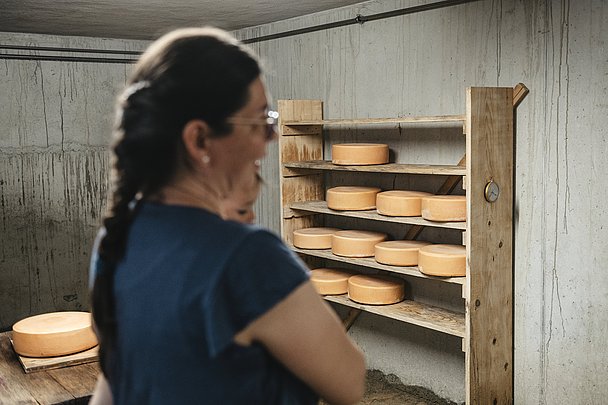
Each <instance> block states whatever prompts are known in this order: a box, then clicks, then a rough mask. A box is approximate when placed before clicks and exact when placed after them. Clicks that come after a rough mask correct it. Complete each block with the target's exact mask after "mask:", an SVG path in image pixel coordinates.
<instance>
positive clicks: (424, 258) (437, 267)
mask: <svg viewBox="0 0 608 405" xmlns="http://www.w3.org/2000/svg"><path fill="white" fill-rule="evenodd" d="M418 269H419V270H420V272H421V273H424V274H427V275H429V276H441V277H464V276H466V274H467V249H466V247H464V246H462V245H429V246H424V247H421V248H420V250H419V251H418Z"/></svg>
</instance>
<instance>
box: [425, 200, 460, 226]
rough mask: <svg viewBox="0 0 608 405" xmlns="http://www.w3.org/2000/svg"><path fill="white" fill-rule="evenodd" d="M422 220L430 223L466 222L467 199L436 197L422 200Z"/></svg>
mask: <svg viewBox="0 0 608 405" xmlns="http://www.w3.org/2000/svg"><path fill="white" fill-rule="evenodd" d="M421 211H422V218H424V219H426V220H429V221H454V222H458V221H466V220H467V198H466V197H465V196H463V195H434V196H431V197H423V198H422V210H421Z"/></svg>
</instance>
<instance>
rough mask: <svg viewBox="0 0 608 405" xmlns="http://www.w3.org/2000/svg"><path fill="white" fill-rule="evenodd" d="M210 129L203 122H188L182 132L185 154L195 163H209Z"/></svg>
mask: <svg viewBox="0 0 608 405" xmlns="http://www.w3.org/2000/svg"><path fill="white" fill-rule="evenodd" d="M210 132H211V129H210V128H209V125H207V123H206V122H205V121H202V120H192V121H189V122H188V123H187V124H186V125H185V126H184V129H183V130H182V140H183V142H184V146H185V148H186V153H187V155H188V157H189V158H190V159H192V161H193V162H195V163H198V164H200V163H203V164H205V163H209V149H208V143H209V142H208V139H209V135H210Z"/></svg>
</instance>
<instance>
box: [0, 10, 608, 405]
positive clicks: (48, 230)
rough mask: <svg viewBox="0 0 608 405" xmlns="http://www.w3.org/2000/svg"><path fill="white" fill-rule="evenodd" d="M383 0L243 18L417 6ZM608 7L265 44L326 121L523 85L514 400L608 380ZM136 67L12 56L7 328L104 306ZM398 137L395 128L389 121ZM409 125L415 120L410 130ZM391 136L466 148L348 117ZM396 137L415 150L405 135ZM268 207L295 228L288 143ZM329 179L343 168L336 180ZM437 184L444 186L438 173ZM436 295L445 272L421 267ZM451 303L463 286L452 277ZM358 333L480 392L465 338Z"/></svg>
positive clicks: (427, 292)
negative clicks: (96, 247)
mask: <svg viewBox="0 0 608 405" xmlns="http://www.w3.org/2000/svg"><path fill="white" fill-rule="evenodd" d="M417 3H418V2H415V1H407V0H400V1H397V0H394V1H371V2H366V3H361V4H360V5H358V6H355V7H348V8H344V9H339V10H334V11H332V12H326V13H320V14H315V15H310V16H305V17H301V18H297V19H293V20H288V21H284V22H278V23H274V24H270V25H265V26H261V27H255V28H251V29H248V30H243V31H240V32H239V33H238V35H240V36H241V37H250V36H255V35H263V34H268V33H274V32H281V31H285V30H291V29H295V28H300V27H306V26H310V25H315V24H319V23H324V22H331V21H336V20H341V19H346V18H353V16H354V15H356V14H357V13H361V14H372V13H376V12H383V11H390V10H393V9H396V8H400V7H407V6H410V5H415V4H417ZM605 26H608V4H607V3H606V2H604V1H602V0H579V1H576V2H575V1H566V0H544V1H541V0H536V1H524V0H520V1H518V0H494V1H489V0H486V1H479V2H474V3H471V4H467V5H460V6H452V7H449V8H444V9H441V10H435V11H428V12H423V13H419V14H413V15H408V16H402V17H395V18H391V19H386V20H381V21H377V22H369V23H365V24H363V25H355V26H349V27H343V28H336V29H331V30H327V31H322V32H317V33H310V34H303V35H299V36H294V37H289V38H284V39H279V40H272V41H267V42H263V43H259V44H255V45H254V46H253V47H254V48H255V49H256V50H257V51H258V52H259V53H260V54H261V55H262V57H263V59H264V60H265V63H266V65H267V71H268V76H267V81H268V84H269V87H270V89H271V92H272V94H273V96H274V97H275V98H276V99H280V98H315V99H322V100H323V101H324V114H325V117H327V118H338V117H366V116H369V117H384V116H397V115H416V114H422V115H428V114H453V113H462V112H463V111H464V88H465V87H466V86H471V85H477V86H494V85H499V86H513V85H515V84H516V83H517V82H523V83H525V84H526V85H527V86H528V87H529V88H530V90H531V93H530V95H529V96H528V97H527V99H526V100H525V101H524V102H523V103H522V105H521V106H520V107H519V108H518V112H517V137H518V138H517V167H516V176H517V183H516V208H517V213H516V244H515V249H516V250H515V262H516V263H515V264H516V270H515V271H516V274H515V311H516V312H515V365H514V369H515V403H518V404H556V403H572V404H591V403H602V402H603V401H604V398H605V397H606V396H607V395H608V383H606V377H608V366H607V364H608V354H606V353H607V352H606V351H605V350H603V347H602V346H603V345H602V343H603V342H604V341H605V335H606V332H608V330H607V329H608V326H607V325H608V289H607V288H606V286H607V285H608V274H607V273H606V272H605V271H604V270H605V269H604V268H605V263H606V261H607V259H608V242H607V240H608V229H606V228H607V224H608V218H607V217H608V211H607V209H606V208H605V206H604V204H603V203H602V200H601V199H602V197H604V194H605V193H604V191H603V190H604V189H605V188H606V187H607V186H608V180H606V178H605V174H606V173H608V163H607V159H606V156H607V155H608V153H607V152H608V142H607V138H608V137H607V133H606V131H607V130H606V127H607V126H608V104H607V103H606V100H607V99H608V97H607V96H608V94H607V93H608V59H607V57H606V55H608V52H607V49H606V48H607V44H606V41H607V40H608V38H607V34H606V31H605V28H604V27H605ZM0 43H2V44H20V45H23V44H34V45H46V46H73V47H92V48H102V49H103V48H106V49H142V48H143V47H144V44H143V43H139V42H135V41H117V40H113V41H106V40H100V39H88V38H60V37H49V36H33V35H16V34H7V33H0ZM128 69H129V65H110V64H89V63H87V64H84V63H77V62H69V63H66V62H62V63H59V62H36V61H7V60H2V61H0V105H1V106H2V107H1V108H0V122H1V123H2V127H1V128H0V193H1V204H0V212H1V213H2V223H1V224H0V228H1V231H0V328H2V329H5V328H8V327H10V325H11V324H12V322H14V321H15V320H17V319H19V318H21V317H23V316H27V315H30V314H34V313H39V312H43V311H50V310H60V309H78V308H87V307H88V298H87V296H86V268H87V262H88V256H89V251H90V246H91V241H92V238H93V237H94V233H95V229H96V227H97V226H98V223H99V216H100V215H101V213H102V211H103V207H104V202H105V199H106V190H107V176H106V174H107V172H108V168H109V163H108V159H107V145H108V144H109V142H110V139H109V134H110V128H111V122H112V106H113V100H114V97H115V94H116V91H117V89H118V88H120V87H121V86H122V84H123V83H124V80H125V77H126V72H127V71H128ZM387 134H388V135H387ZM399 134H400V135H399ZM329 136H330V137H331V140H332V141H338V140H343V139H351V138H358V139H361V138H362V139H370V140H373V139H375V140H378V138H380V137H382V139H385V138H386V139H388V140H387V142H389V143H390V144H391V147H392V148H393V149H394V150H395V151H396V153H397V155H398V157H399V159H400V160H401V161H411V162H422V161H428V160H432V161H433V162H436V163H441V162H446V163H454V162H456V161H457V160H458V159H459V158H460V156H461V155H462V153H463V151H464V149H461V146H460V144H459V141H458V140H457V139H456V138H455V135H452V132H451V131H443V130H431V131H420V130H418V129H416V130H408V129H403V130H402V131H400V130H399V128H393V129H392V130H391V129H388V132H386V131H385V132H374V131H360V132H357V133H356V134H354V135H353V134H351V133H344V132H339V131H338V132H332V133H330V134H329ZM398 136H401V137H405V138H406V140H407V142H408V145H410V146H411V148H407V149H406V148H404V147H402V146H399V145H401V144H402V143H401V141H400V140H399V139H397V137H398ZM262 174H263V176H264V178H265V179H266V186H265V188H264V191H263V193H262V196H261V198H260V200H259V202H258V204H257V211H258V216H259V218H260V222H261V223H262V224H264V225H267V226H269V227H270V228H272V229H275V230H278V229H279V220H280V218H279V214H278V211H279V210H278V170H277V150H276V145H272V146H271V148H270V153H269V156H268V157H267V159H266V161H265V162H264V166H263V173H262ZM330 181H333V180H332V179H330ZM428 187H430V186H428ZM414 284H415V285H414V286H413V288H414V289H415V291H416V292H417V293H420V295H421V298H422V297H424V298H425V299H429V300H430V299H432V298H433V293H434V292H435V290H436V289H437V288H436V286H432V285H431V286H429V285H427V284H426V283H424V282H415V283H414ZM439 296H440V298H439V300H440V301H443V302H444V303H445V304H446V305H448V306H453V305H456V304H459V302H458V301H457V299H455V298H454V292H453V291H439ZM350 333H351V335H352V336H353V338H355V339H356V340H357V342H358V343H359V344H360V345H361V347H362V348H363V350H364V351H365V353H366V354H367V356H368V365H369V367H370V368H376V369H380V370H382V371H384V372H386V373H394V374H396V375H397V376H398V377H399V378H400V379H401V380H402V381H403V382H404V383H406V384H415V385H423V386H425V387H428V388H430V389H432V390H433V391H435V392H436V393H438V394H439V395H442V396H444V397H447V398H450V399H453V400H456V401H462V400H464V391H463V389H464V363H463V359H464V356H463V354H462V352H461V351H460V341H459V339H455V338H452V337H449V336H446V335H443V334H441V333H435V332H432V331H427V330H424V329H421V328H418V327H415V326H409V325H405V324H402V323H398V322H394V321H391V320H387V319H384V318H380V317H377V316H373V315H369V314H363V315H362V316H361V317H359V319H358V320H357V321H356V323H355V325H354V326H353V328H352V329H351V332H350Z"/></svg>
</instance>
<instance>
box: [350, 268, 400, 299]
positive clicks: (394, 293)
mask: <svg viewBox="0 0 608 405" xmlns="http://www.w3.org/2000/svg"><path fill="white" fill-rule="evenodd" d="M404 297H405V283H404V281H403V280H402V279H400V278H396V277H388V276H380V275H373V276H370V275H366V274H358V275H356V276H352V277H351V278H349V279H348V298H350V299H351V300H353V301H355V302H358V303H361V304H368V305H387V304H395V303H397V302H400V301H403V298H404Z"/></svg>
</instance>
